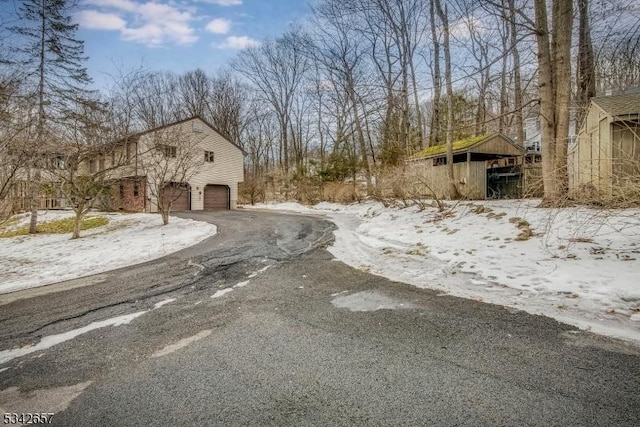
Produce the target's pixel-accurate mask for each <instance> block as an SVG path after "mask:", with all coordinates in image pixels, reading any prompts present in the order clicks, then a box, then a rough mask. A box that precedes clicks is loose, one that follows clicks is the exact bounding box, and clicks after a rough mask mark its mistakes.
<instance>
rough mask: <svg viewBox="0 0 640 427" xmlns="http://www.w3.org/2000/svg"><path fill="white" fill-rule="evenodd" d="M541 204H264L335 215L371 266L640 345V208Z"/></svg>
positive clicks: (345, 237)
mask: <svg viewBox="0 0 640 427" xmlns="http://www.w3.org/2000/svg"><path fill="white" fill-rule="evenodd" d="M538 204H539V201H538V200H500V201H481V202H462V203H460V204H459V205H458V206H456V207H455V208H454V209H453V211H452V214H451V215H450V216H445V217H442V215H440V214H439V213H438V212H437V210H436V209H435V208H431V207H430V208H427V209H425V210H423V211H420V210H419V209H418V208H417V207H415V206H413V207H408V208H404V209H401V208H385V207H384V206H383V205H382V204H380V203H377V202H366V203H361V204H353V205H349V206H344V205H339V204H330V203H321V204H318V205H316V206H313V207H311V208H309V207H305V206H302V205H299V204H297V203H280V204H267V205H265V204H263V205H257V206H255V207H254V208H259V209H275V210H286V211H295V212H300V213H310V214H316V215H317V214H323V215H325V216H327V217H328V218H329V219H330V220H332V221H333V222H334V223H335V224H336V225H337V226H338V228H339V229H338V230H337V231H336V232H335V236H336V240H335V243H334V244H333V245H332V246H331V247H330V248H329V250H330V252H331V253H332V254H333V255H334V256H335V257H336V258H337V259H339V260H341V261H343V262H345V263H347V264H349V265H351V266H353V267H356V268H360V269H363V270H366V271H369V272H370V273H373V274H377V275H380V276H384V277H387V278H389V279H392V280H396V281H401V282H405V283H409V284H411V285H414V286H418V287H422V288H431V289H436V290H440V291H442V292H443V293H448V294H452V295H456V296H460V297H465V298H472V299H475V300H478V301H484V302H490V303H494V304H501V305H504V306H508V307H513V308H517V309H521V310H525V311H527V312H530V313H534V314H542V315H546V316H550V317H553V318H556V319H558V320H560V321H562V322H565V323H569V324H573V325H576V326H578V327H581V328H583V329H589V330H591V331H593V332H596V333H600V334H605V335H610V336H615V337H618V338H623V339H628V340H633V341H636V342H640V261H639V259H640V210H616V211H602V210H593V209H589V208H585V207H575V208H565V209H542V208H537V207H536V206H537V205H538ZM245 208H251V207H250V206H245ZM529 235H530V236H529ZM518 236H520V239H524V240H518Z"/></svg>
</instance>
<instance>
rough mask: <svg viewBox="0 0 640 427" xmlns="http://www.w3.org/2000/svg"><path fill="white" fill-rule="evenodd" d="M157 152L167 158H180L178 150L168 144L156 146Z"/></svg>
mask: <svg viewBox="0 0 640 427" xmlns="http://www.w3.org/2000/svg"><path fill="white" fill-rule="evenodd" d="M156 150H157V151H158V152H159V153H162V155H163V156H164V157H166V158H174V159H175V158H176V157H178V149H177V148H176V147H173V146H171V145H167V144H158V145H156Z"/></svg>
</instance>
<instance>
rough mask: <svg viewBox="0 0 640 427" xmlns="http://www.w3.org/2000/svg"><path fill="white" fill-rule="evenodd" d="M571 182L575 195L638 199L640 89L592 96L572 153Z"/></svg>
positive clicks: (595, 198)
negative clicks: (630, 92) (631, 92)
mask: <svg viewBox="0 0 640 427" xmlns="http://www.w3.org/2000/svg"><path fill="white" fill-rule="evenodd" d="M569 186H570V192H571V194H572V196H573V197H574V198H576V199H590V200H600V201H607V200H611V199H626V200H628V199H629V197H633V199H634V200H638V197H637V196H638V195H640V94H639V93H635V94H627V95H613V96H603V97H596V98H592V99H591V102H590V104H589V110H588V112H587V116H586V119H585V121H584V123H583V125H582V127H581V129H580V131H579V132H578V138H577V143H576V145H575V146H574V147H573V148H572V149H571V151H570V153H569ZM634 195H635V197H634Z"/></svg>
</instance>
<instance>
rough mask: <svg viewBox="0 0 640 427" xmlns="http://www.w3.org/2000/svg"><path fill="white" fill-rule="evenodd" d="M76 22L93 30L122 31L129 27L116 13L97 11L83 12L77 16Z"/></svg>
mask: <svg viewBox="0 0 640 427" xmlns="http://www.w3.org/2000/svg"><path fill="white" fill-rule="evenodd" d="M76 21H77V22H78V23H79V24H80V25H81V26H82V27H83V28H88V29H91V30H122V29H124V28H125V27H126V26H127V23H126V22H125V21H124V19H122V18H120V17H119V16H118V15H116V14H115V13H102V12H96V11H95V10H83V11H82V12H79V13H78V14H76Z"/></svg>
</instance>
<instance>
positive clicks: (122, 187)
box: [120, 182, 124, 199]
mask: <svg viewBox="0 0 640 427" xmlns="http://www.w3.org/2000/svg"><path fill="white" fill-rule="evenodd" d="M120 198H121V199H124V183H122V182H121V183H120Z"/></svg>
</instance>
